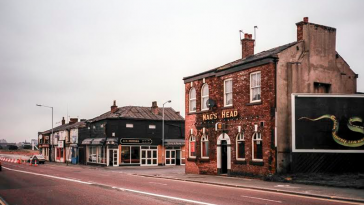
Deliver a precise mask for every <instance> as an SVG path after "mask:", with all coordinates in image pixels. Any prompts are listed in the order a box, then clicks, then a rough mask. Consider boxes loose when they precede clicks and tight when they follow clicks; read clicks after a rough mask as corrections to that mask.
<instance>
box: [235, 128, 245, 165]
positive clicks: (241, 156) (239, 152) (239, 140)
mask: <svg viewBox="0 0 364 205" xmlns="http://www.w3.org/2000/svg"><path fill="white" fill-rule="evenodd" d="M236 159H237V160H245V139H244V133H241V132H239V133H238V134H237V135H236Z"/></svg>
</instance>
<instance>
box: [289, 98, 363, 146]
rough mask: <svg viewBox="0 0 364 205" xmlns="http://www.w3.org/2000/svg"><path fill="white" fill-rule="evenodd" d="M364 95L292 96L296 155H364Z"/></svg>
mask: <svg viewBox="0 0 364 205" xmlns="http://www.w3.org/2000/svg"><path fill="white" fill-rule="evenodd" d="M363 121H364V95H329V94H327V95H313V94H292V151H293V152H328V153H364V125H363Z"/></svg>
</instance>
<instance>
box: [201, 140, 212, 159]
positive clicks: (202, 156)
mask: <svg viewBox="0 0 364 205" xmlns="http://www.w3.org/2000/svg"><path fill="white" fill-rule="evenodd" d="M204 142H207V156H204V155H203V143H204ZM209 155H210V150H209V136H207V135H206V134H203V135H202V136H201V158H202V159H209V158H210V156H209Z"/></svg>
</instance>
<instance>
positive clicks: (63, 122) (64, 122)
mask: <svg viewBox="0 0 364 205" xmlns="http://www.w3.org/2000/svg"><path fill="white" fill-rule="evenodd" d="M64 124H66V120H64V117H62V125H64Z"/></svg>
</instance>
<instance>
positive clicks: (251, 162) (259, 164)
mask: <svg viewBox="0 0 364 205" xmlns="http://www.w3.org/2000/svg"><path fill="white" fill-rule="evenodd" d="M249 164H250V165H255V166H264V162H263V161H250V162H249Z"/></svg>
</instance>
